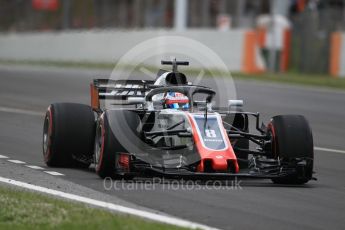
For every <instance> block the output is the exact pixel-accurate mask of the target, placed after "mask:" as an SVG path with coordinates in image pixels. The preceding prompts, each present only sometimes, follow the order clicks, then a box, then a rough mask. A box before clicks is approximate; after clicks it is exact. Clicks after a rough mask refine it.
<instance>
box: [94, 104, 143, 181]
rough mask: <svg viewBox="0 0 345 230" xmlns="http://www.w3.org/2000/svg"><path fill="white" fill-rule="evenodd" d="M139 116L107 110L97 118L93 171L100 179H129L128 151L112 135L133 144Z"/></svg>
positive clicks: (130, 112) (132, 113) (124, 111)
mask: <svg viewBox="0 0 345 230" xmlns="http://www.w3.org/2000/svg"><path fill="white" fill-rule="evenodd" d="M139 125H140V119H139V116H138V115H137V114H136V113H135V112H132V111H126V110H108V111H105V112H104V113H103V114H102V115H101V116H100V118H99V120H98V122H97V127H96V137H95V150H94V152H95V155H94V158H95V160H94V161H95V169H96V173H97V174H98V175H99V176H100V177H101V178H106V177H111V178H113V179H122V178H125V179H131V176H130V175H129V172H130V151H129V149H128V148H126V147H125V146H124V145H123V143H121V141H120V140H119V139H118V138H117V137H116V135H114V132H116V133H117V134H118V135H121V136H122V137H123V138H127V139H128V140H129V141H130V142H131V143H132V144H135V142H136V140H135V138H138V135H137V128H138V126H139Z"/></svg>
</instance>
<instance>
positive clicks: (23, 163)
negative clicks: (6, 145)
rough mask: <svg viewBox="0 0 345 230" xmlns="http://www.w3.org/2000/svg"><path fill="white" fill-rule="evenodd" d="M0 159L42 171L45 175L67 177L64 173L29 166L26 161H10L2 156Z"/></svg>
mask: <svg viewBox="0 0 345 230" xmlns="http://www.w3.org/2000/svg"><path fill="white" fill-rule="evenodd" d="M0 159H6V160H7V161H8V162H11V163H14V164H21V165H24V166H25V167H28V168H31V169H34V170H39V171H42V172H44V173H47V174H50V175H52V176H64V175H65V174H62V173H59V172H56V171H45V170H46V169H45V168H43V167H41V166H37V165H29V164H26V162H24V161H20V160H15V159H10V158H9V157H8V156H5V155H0Z"/></svg>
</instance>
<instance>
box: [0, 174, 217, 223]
mask: <svg viewBox="0 0 345 230" xmlns="http://www.w3.org/2000/svg"><path fill="white" fill-rule="evenodd" d="M0 182H3V183H7V184H11V185H15V186H19V187H22V188H26V189H30V190H34V191H38V192H42V193H46V194H50V195H54V196H58V197H62V198H65V199H69V200H74V201H78V202H82V203H86V204H90V205H94V206H98V207H102V208H106V209H109V210H112V211H116V212H120V213H125V214H130V215H135V216H138V217H141V218H145V219H149V220H153V221H157V222H161V223H165V224H171V225H175V226H179V227H184V228H191V229H205V230H211V229H213V230H215V229H216V228H211V227H209V226H206V225H202V224H198V223H194V222H191V221H187V220H183V219H179V218H175V217H169V216H165V215H161V214H157V213H152V212H148V211H143V210H139V209H134V208H128V207H125V206H121V205H117V204H113V203H108V202H103V201H99V200H94V199H91V198H87V197H83V196H78V195H74V194H71V193H66V192H61V191H58V190H54V189H50V188H45V187H41V186H37V185H32V184H28V183H25V182H21V181H16V180H12V179H8V178H4V177H0Z"/></svg>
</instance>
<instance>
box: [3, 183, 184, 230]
mask: <svg viewBox="0 0 345 230" xmlns="http://www.w3.org/2000/svg"><path fill="white" fill-rule="evenodd" d="M0 229H83V230H87V229H102V230H103V229H126V230H131V229H144V230H145V229H147V230H151V229H152V230H154V229H166V230H173V229H181V228H178V227H175V226H170V225H165V224H161V223H155V222H150V221H146V220H143V219H140V218H135V217H133V216H129V215H120V214H114V213H111V212H107V211H105V210H103V209H97V208H92V207H90V206H86V205H83V204H80V203H74V202H67V201H64V200H60V199H55V198H52V197H50V196H45V195H42V194H38V193H33V192H28V191H23V190H18V189H14V188H9V187H1V186H0Z"/></svg>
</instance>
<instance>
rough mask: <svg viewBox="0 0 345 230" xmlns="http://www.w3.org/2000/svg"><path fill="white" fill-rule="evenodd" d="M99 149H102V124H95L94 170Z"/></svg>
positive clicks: (99, 153)
mask: <svg viewBox="0 0 345 230" xmlns="http://www.w3.org/2000/svg"><path fill="white" fill-rule="evenodd" d="M101 149H102V126H101V125H100V124H98V125H97V129H96V135H95V158H94V161H95V168H96V170H97V169H98V167H99V161H100V156H101Z"/></svg>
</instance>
